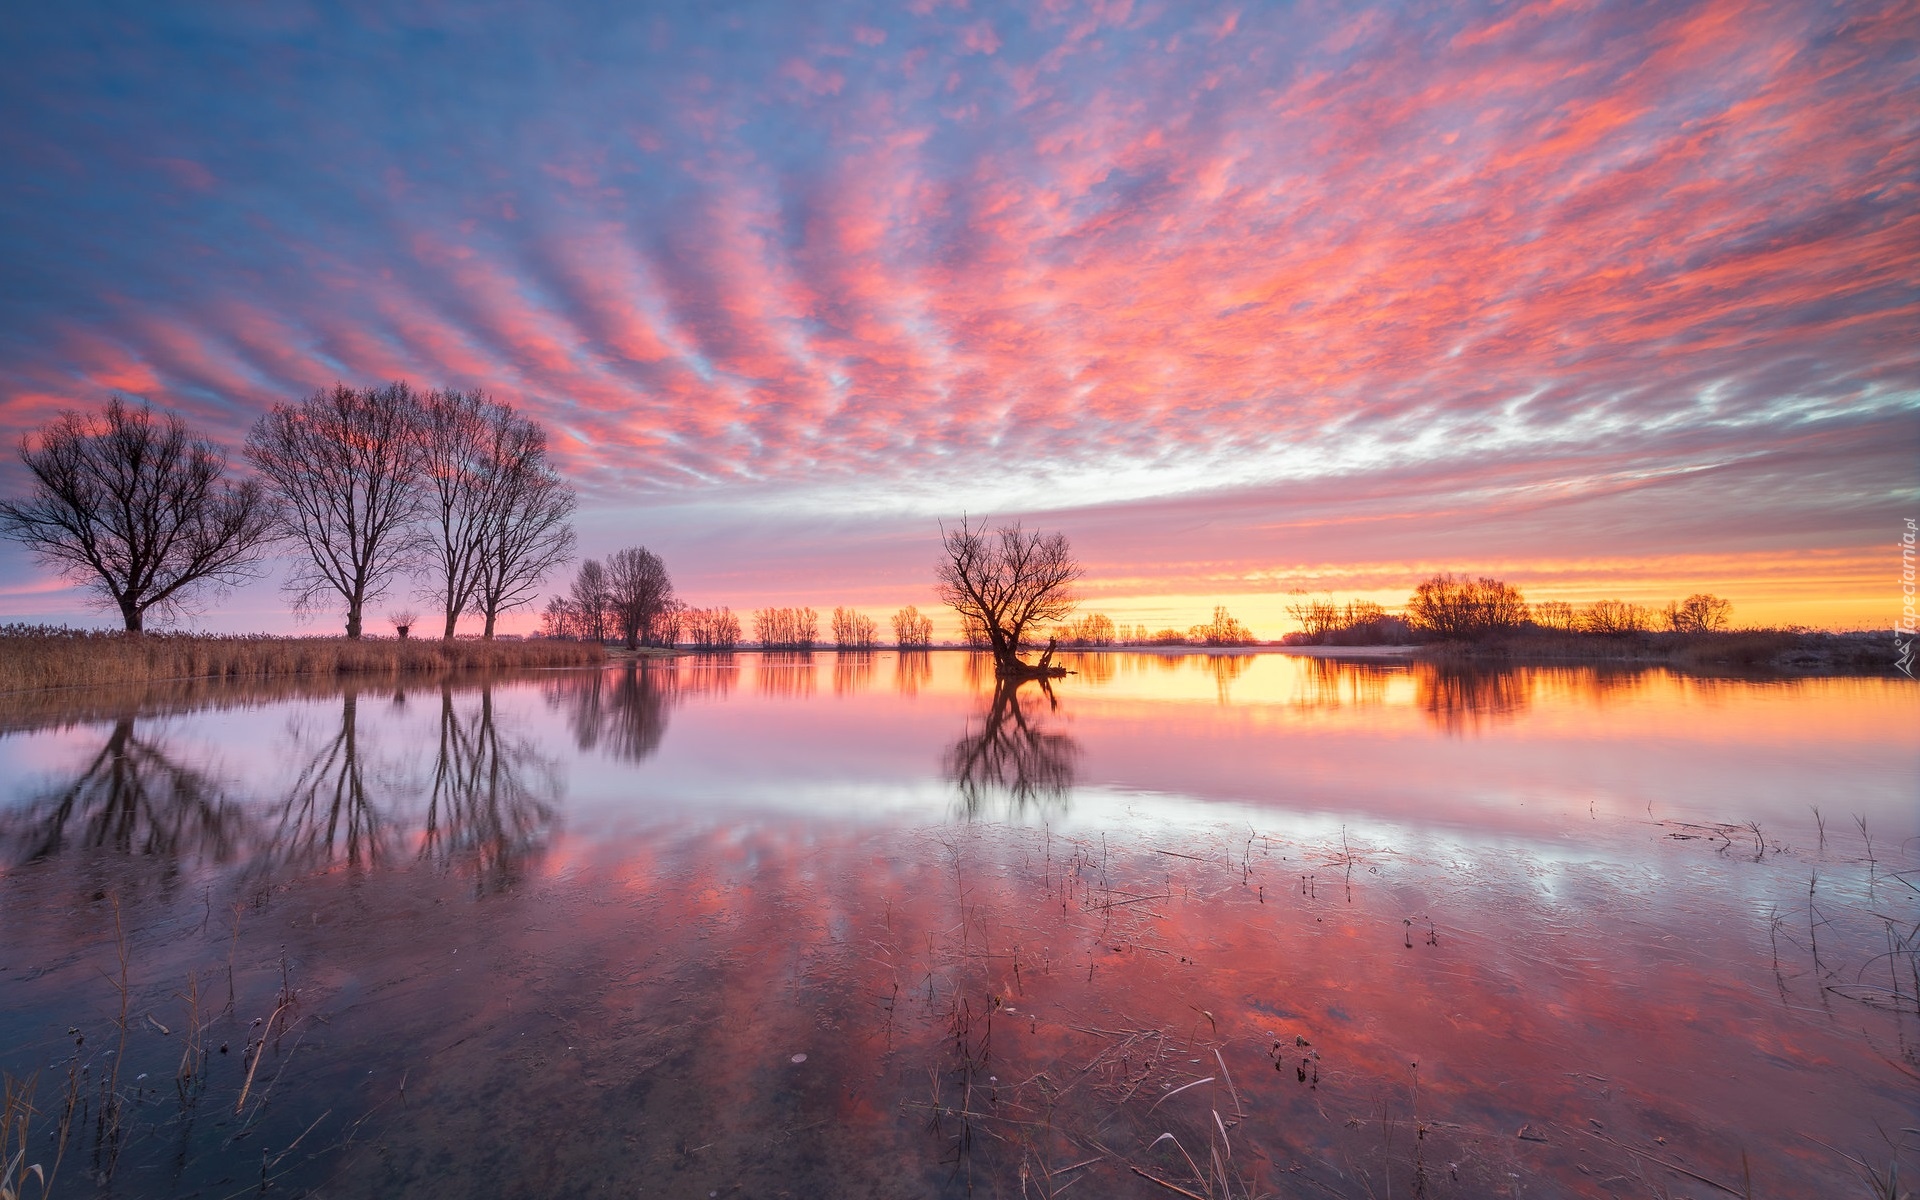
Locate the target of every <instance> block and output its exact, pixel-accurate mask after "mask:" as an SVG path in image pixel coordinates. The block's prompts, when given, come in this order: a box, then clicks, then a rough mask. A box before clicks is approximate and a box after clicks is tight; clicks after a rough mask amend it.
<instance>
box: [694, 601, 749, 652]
mask: <svg viewBox="0 0 1920 1200" xmlns="http://www.w3.org/2000/svg"><path fill="white" fill-rule="evenodd" d="M682 623H683V628H684V629H685V631H686V636H687V640H689V641H691V642H692V643H693V644H694V645H696V646H698V647H700V648H701V649H702V650H731V649H733V648H734V647H735V646H737V645H739V644H740V618H739V617H736V616H734V615H733V610H732V609H730V608H689V609H688V610H687V611H686V612H685V614H683V616H682Z"/></svg>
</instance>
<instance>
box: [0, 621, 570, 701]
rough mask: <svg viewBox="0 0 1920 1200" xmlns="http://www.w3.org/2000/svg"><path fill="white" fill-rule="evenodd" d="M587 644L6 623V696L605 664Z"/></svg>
mask: <svg viewBox="0 0 1920 1200" xmlns="http://www.w3.org/2000/svg"><path fill="white" fill-rule="evenodd" d="M605 658H606V651H605V650H604V649H603V648H602V647H600V646H597V645H593V644H591V643H587V642H556V641H528V642H484V641H473V640H459V641H453V642H441V641H431V640H425V639H419V640H409V641H404V642H402V641H397V640H385V639H381V640H362V641H348V640H347V639H346V638H337V637H311V638H285V637H265V636H239V637H208V636H203V635H198V634H169V633H159V634H156V633H148V634H139V635H132V636H129V635H127V634H122V633H101V632H92V631H87V630H74V629H65V628H56V627H50V626H43V625H7V626H0V692H24V691H32V690H34V689H38V688H64V687H83V686H87V685H99V684H116V685H120V684H133V683H147V682H152V681H157V680H164V679H263V678H267V677H270V676H320V677H332V676H340V675H362V676H375V677H389V678H394V677H400V676H418V675H429V676H433V675H444V674H449V673H452V672H456V671H492V670H505V669H511V668H524V667H581V666H591V665H593V664H595V663H599V662H602V661H604V660H605Z"/></svg>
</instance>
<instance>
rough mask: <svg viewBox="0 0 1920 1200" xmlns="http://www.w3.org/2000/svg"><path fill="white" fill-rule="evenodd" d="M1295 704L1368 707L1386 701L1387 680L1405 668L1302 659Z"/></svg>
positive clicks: (1306, 706)
mask: <svg viewBox="0 0 1920 1200" xmlns="http://www.w3.org/2000/svg"><path fill="white" fill-rule="evenodd" d="M1296 661H1297V662H1298V663H1299V664H1300V673H1299V675H1298V679H1299V689H1298V691H1297V692H1296V693H1295V696H1294V703H1295V704H1296V705H1298V706H1300V707H1302V708H1346V707H1354V708H1371V707H1375V706H1378V705H1381V704H1385V703H1386V702H1387V681H1388V680H1389V679H1391V678H1393V677H1394V676H1395V675H1397V674H1399V673H1401V671H1403V670H1404V669H1405V668H1403V667H1401V666H1398V665H1393V666H1382V665H1379V664H1375V663H1355V662H1341V661H1340V660H1338V659H1332V658H1302V659H1297V660H1296Z"/></svg>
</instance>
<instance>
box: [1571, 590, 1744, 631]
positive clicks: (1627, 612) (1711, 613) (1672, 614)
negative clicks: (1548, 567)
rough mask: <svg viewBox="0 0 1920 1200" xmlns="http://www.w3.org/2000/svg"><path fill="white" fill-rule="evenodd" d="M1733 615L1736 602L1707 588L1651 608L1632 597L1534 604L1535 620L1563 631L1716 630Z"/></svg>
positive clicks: (1721, 627)
mask: <svg viewBox="0 0 1920 1200" xmlns="http://www.w3.org/2000/svg"><path fill="white" fill-rule="evenodd" d="M1732 619H1733V603H1732V601H1729V600H1723V599H1721V598H1720V597H1719V596H1714V595H1710V594H1708V593H1705V592H1700V593H1696V594H1694V595H1691V596H1688V597H1687V598H1686V599H1685V600H1675V601H1672V602H1671V603H1669V604H1667V606H1666V607H1664V608H1658V609H1656V608H1651V607H1649V606H1647V605H1645V604H1636V603H1634V602H1633V601H1631V600H1595V601H1593V602H1592V603H1589V604H1583V605H1580V606H1579V607H1575V606H1574V605H1572V604H1569V603H1567V602H1566V601H1564V600H1543V601H1541V602H1540V603H1538V604H1535V605H1534V606H1533V623H1534V624H1536V625H1538V626H1540V627H1541V628H1542V629H1552V630H1557V631H1559V632H1562V633H1595V634H1607V635H1612V634H1626V633H1646V632H1649V631H1656V630H1657V631H1662V632H1667V633H1717V632H1719V631H1721V630H1723V629H1725V628H1726V627H1727V625H1728V624H1729V622H1731V620H1732Z"/></svg>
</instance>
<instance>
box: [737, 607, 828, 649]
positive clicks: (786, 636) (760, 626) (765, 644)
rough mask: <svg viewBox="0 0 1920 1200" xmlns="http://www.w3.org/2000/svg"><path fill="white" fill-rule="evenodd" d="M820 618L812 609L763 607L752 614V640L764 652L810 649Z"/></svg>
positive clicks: (818, 631)
mask: <svg viewBox="0 0 1920 1200" xmlns="http://www.w3.org/2000/svg"><path fill="white" fill-rule="evenodd" d="M819 637H820V615H819V614H818V613H816V612H814V611H813V610H812V609H811V608H762V609H756V610H755V611H754V614H753V638H754V640H755V641H757V642H759V643H760V646H761V648H762V649H764V650H811V649H813V644H814V643H815V642H816V641H818V640H819Z"/></svg>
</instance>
